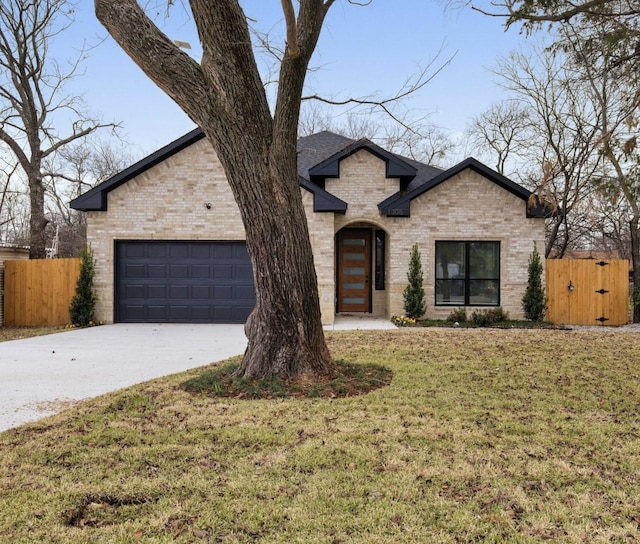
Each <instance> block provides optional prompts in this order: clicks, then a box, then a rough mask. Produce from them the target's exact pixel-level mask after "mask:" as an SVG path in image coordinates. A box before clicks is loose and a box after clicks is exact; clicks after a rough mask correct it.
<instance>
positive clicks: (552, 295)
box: [545, 259, 629, 325]
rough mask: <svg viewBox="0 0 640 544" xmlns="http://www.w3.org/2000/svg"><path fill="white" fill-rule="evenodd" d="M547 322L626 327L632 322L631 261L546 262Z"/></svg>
mask: <svg viewBox="0 0 640 544" xmlns="http://www.w3.org/2000/svg"><path fill="white" fill-rule="evenodd" d="M545 266H546V278H547V285H546V288H547V298H548V302H547V319H548V320H549V321H552V322H553V323H564V324H567V325H624V324H625V323H627V322H628V321H629V261H628V260H626V259H609V260H596V259H549V260H547V261H546V264H545Z"/></svg>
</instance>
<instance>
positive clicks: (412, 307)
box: [403, 244, 425, 319]
mask: <svg viewBox="0 0 640 544" xmlns="http://www.w3.org/2000/svg"><path fill="white" fill-rule="evenodd" d="M407 279H408V280H409V284H408V285H407V287H406V288H405V290H404V293H403V296H404V311H405V313H406V315H407V316H408V317H411V318H413V319H417V318H419V317H422V316H423V315H424V312H425V304H424V288H423V287H422V263H421V261H420V252H419V251H418V244H413V247H412V248H411V258H410V260H409V271H408V272H407Z"/></svg>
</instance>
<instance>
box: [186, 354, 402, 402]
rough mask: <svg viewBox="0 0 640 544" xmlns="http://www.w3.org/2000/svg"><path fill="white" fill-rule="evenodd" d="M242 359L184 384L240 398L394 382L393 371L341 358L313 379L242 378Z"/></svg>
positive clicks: (348, 391)
mask: <svg viewBox="0 0 640 544" xmlns="http://www.w3.org/2000/svg"><path fill="white" fill-rule="evenodd" d="M237 368H238V363H237V362H233V363H230V364H227V365H224V366H221V367H219V368H213V369H209V370H207V371H206V372H204V373H202V374H201V375H199V376H197V377H195V378H192V379H190V380H188V381H186V382H184V383H183V384H182V387H183V388H184V390H185V391H188V392H190V393H194V394H198V395H202V394H204V395H207V396H210V397H226V398H237V399H243V398H244V399H274V398H325V397H329V398H339V397H352V396H356V395H362V394H364V393H368V392H369V391H373V390H374V389H379V388H380V387H384V386H386V385H389V384H390V383H391V379H392V377H393V372H391V370H389V369H388V368H385V367H384V366H380V365H373V364H351V363H346V362H344V361H337V362H336V368H335V371H334V372H332V373H330V374H326V375H322V376H315V377H314V379H312V380H311V379H310V380H283V379H281V378H278V377H273V378H268V379H264V380H247V379H244V378H238V377H237V376H235V375H234V372H235V371H236V370H237Z"/></svg>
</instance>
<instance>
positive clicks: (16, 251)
mask: <svg viewBox="0 0 640 544" xmlns="http://www.w3.org/2000/svg"><path fill="white" fill-rule="evenodd" d="M28 258H29V248H28V247H26V246H16V245H13V244H0V327H2V326H3V325H4V262H5V261H17V260H19V259H28Z"/></svg>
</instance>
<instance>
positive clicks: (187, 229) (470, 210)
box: [87, 139, 544, 324]
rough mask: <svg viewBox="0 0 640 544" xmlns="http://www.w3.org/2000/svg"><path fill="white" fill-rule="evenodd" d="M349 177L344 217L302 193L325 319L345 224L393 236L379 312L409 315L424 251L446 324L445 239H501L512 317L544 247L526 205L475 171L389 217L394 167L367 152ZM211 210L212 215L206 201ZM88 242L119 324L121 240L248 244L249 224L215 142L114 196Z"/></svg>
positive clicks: (353, 162)
mask: <svg viewBox="0 0 640 544" xmlns="http://www.w3.org/2000/svg"><path fill="white" fill-rule="evenodd" d="M340 174H341V177H340V178H338V179H335V180H327V183H326V189H327V190H328V191H329V192H331V193H332V194H334V195H336V196H337V197H339V198H341V199H342V200H344V201H346V202H347V203H348V210H347V212H346V213H345V214H332V213H314V212H313V197H312V195H311V194H310V193H308V192H307V191H305V190H302V197H303V202H304V205H305V210H306V211H307V218H308V221H309V230H310V233H311V243H312V247H313V251H314V262H315V266H316V273H317V277H318V285H319V289H320V306H321V310H322V320H323V323H325V324H330V323H332V322H333V320H334V309H335V296H336V295H335V264H334V263H335V247H334V240H335V233H337V232H338V231H339V230H340V229H341V228H344V227H367V228H372V229H375V228H378V229H383V230H384V231H386V233H387V254H386V263H385V269H386V289H385V290H384V291H375V290H374V291H373V313H374V315H381V316H387V317H390V316H391V315H395V314H401V313H403V301H402V291H403V290H404V287H405V286H406V273H407V267H408V263H409V253H410V250H411V246H412V245H413V243H414V242H417V243H418V244H419V247H420V251H421V253H422V263H423V272H424V280H425V281H424V287H425V291H426V293H427V306H428V312H427V313H428V315H429V316H430V317H446V316H447V315H448V314H449V312H450V311H451V308H450V307H447V308H442V307H440V308H436V307H435V306H434V303H433V300H434V283H435V277H434V276H435V265H434V258H435V242H436V240H499V241H500V242H501V303H502V306H503V307H504V308H505V309H506V310H507V311H509V312H510V313H511V315H512V316H513V317H519V316H521V315H522V309H521V307H520V299H521V297H522V294H523V292H524V288H525V286H526V281H527V262H528V258H529V254H530V252H531V250H532V249H533V242H534V240H535V241H537V242H538V245H539V247H544V223H543V220H542V219H527V218H526V217H525V203H524V202H523V201H522V200H521V199H519V198H517V197H516V196H514V195H512V194H511V193H508V192H507V191H505V190H503V189H501V188H500V187H498V186H497V185H495V184H493V183H492V182H490V181H488V180H486V179H484V178H483V177H482V176H480V175H478V174H476V173H474V172H473V171H471V170H466V171H465V172H462V173H461V174H459V175H457V176H455V177H454V178H452V179H450V180H448V181H446V182H445V183H443V184H441V185H440V186H438V187H436V188H435V189H433V190H431V191H429V192H427V193H425V194H424V195H422V196H420V197H419V198H417V199H415V200H414V201H413V202H412V204H411V217H410V218H388V217H381V216H380V214H379V212H378V208H377V205H378V203H379V202H380V201H382V200H384V199H385V198H387V197H388V196H389V195H391V194H393V193H395V192H396V191H397V190H398V188H399V181H398V180H397V179H386V178H385V163H384V161H382V160H381V159H379V158H378V157H376V156H374V155H372V154H371V153H369V152H367V151H365V150H361V151H359V152H357V153H355V154H353V155H351V156H349V157H348V158H346V159H345V160H343V161H342V162H341V164H340ZM207 202H208V203H211V205H212V206H211V209H210V210H208V209H207V208H206V206H205V203H207ZM87 220H88V239H89V241H90V242H91V245H92V248H93V251H94V255H95V257H96V263H97V266H96V278H95V285H96V291H97V294H98V304H97V313H98V319H100V320H102V321H104V322H106V323H109V322H111V321H112V320H113V304H114V301H113V296H114V284H113V281H114V277H113V271H114V257H113V252H114V241H115V240H134V239H140V240H243V239H244V237H245V235H244V227H243V225H242V222H241V220H240V216H239V214H238V211H237V205H236V203H235V201H234V199H233V197H232V195H231V191H230V189H229V187H228V185H227V182H226V179H225V175H224V171H223V169H222V166H221V164H220V162H219V161H218V159H217V157H216V154H215V152H214V151H213V149H212V148H211V146H210V145H209V143H208V142H207V140H206V139H203V140H200V141H198V142H197V143H195V144H193V145H191V146H190V147H188V148H186V149H185V150H183V151H181V152H180V153H177V154H175V155H173V156H172V157H171V158H169V159H167V160H166V161H164V162H163V163H161V164H159V165H157V166H155V167H153V168H151V169H149V170H147V171H146V172H145V173H143V174H141V175H140V176H138V177H137V178H135V179H132V180H131V181H129V182H127V183H125V184H124V185H122V186H120V187H118V188H117V189H114V190H113V191H111V192H110V193H109V194H108V210H107V211H106V212H88V214H87Z"/></svg>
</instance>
